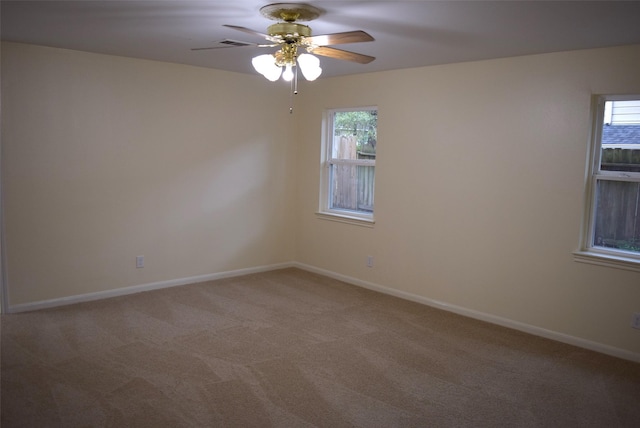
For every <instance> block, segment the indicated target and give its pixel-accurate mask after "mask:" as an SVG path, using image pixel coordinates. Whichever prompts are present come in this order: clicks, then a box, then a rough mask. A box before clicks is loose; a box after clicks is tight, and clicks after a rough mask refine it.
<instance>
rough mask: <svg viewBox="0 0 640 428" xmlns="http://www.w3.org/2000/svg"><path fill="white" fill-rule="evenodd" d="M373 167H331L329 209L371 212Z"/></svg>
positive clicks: (373, 179)
mask: <svg viewBox="0 0 640 428" xmlns="http://www.w3.org/2000/svg"><path fill="white" fill-rule="evenodd" d="M374 181H375V167H374V166H362V165H331V199H330V207H329V208H331V209H339V210H349V211H360V212H367V213H372V212H373V194H374Z"/></svg>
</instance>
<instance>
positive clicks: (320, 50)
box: [311, 46, 375, 64]
mask: <svg viewBox="0 0 640 428" xmlns="http://www.w3.org/2000/svg"><path fill="white" fill-rule="evenodd" d="M311 53H312V54H314V55H322V56H328V57H329V58H336V59H344V60H347V61H353V62H358V63H360V64H369V63H370V62H371V61H373V60H374V59H375V57H372V56H369V55H363V54H359V53H355V52H349V51H343V50H341V49H336V48H330V47H327V46H319V47H317V48H315V49H313V50H312V51H311Z"/></svg>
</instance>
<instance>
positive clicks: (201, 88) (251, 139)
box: [2, 43, 295, 306]
mask: <svg viewBox="0 0 640 428" xmlns="http://www.w3.org/2000/svg"><path fill="white" fill-rule="evenodd" d="M280 89H282V88H280ZM287 103H288V97H287V96H286V94H285V95H283V96H281V95H280V91H277V89H276V88H274V86H273V85H265V84H264V82H263V81H262V79H261V78H259V77H258V76H248V75H242V74H236V73H228V72H222V71H215V70H209V69H203V68H196V67H187V66H182V65H175V64H166V63H160V62H153V61H144V60H136V59H129V58H121V57H113V56H106V55H96V54H89V53H83V52H74V51H69V50H60V49H51V48H44V47H36V46H28V45H20V44H11V43H3V45H2V104H3V111H2V150H3V153H2V161H3V168H2V169H3V171H2V172H3V177H2V184H3V186H4V203H5V205H4V207H5V224H6V248H7V256H8V266H7V268H8V269H7V273H8V284H9V292H8V298H9V304H10V305H12V306H13V305H18V304H24V303H29V302H38V301H43V300H48V299H58V298H63V297H67V296H74V295H79V294H86V293H97V292H103V291H105V290H111V289H117V288H119V287H127V286H132V285H140V284H148V283H153V282H158V281H168V280H173V279H179V278H185V277H191V276H199V275H207V274H213V273H217V272H224V271H230V270H236V269H243V268H250V267H255V266H261V265H269V264H273V263H279V262H287V261H290V260H292V259H293V257H294V252H293V251H294V247H293V245H294V241H293V231H292V230H291V228H290V224H291V223H292V221H293V220H292V218H291V212H292V210H291V206H292V201H293V194H294V191H293V188H294V187H293V183H294V182H295V180H294V179H293V177H292V176H291V174H292V173H293V172H294V171H293V170H292V169H291V168H290V165H292V162H291V156H292V155H293V150H292V147H291V144H290V143H291V138H290V136H289V135H288V133H287V132H288V131H287V129H288V128H287V126H283V123H284V122H285V121H287V120H289V114H288V104H287ZM138 255H144V257H145V267H144V268H143V269H136V267H135V257H136V256H138Z"/></svg>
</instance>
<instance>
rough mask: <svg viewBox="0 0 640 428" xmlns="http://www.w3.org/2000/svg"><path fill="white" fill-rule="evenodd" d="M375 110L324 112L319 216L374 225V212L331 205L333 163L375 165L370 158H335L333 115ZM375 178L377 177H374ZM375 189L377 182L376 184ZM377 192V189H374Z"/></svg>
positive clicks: (334, 110)
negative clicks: (337, 207) (333, 152)
mask: <svg viewBox="0 0 640 428" xmlns="http://www.w3.org/2000/svg"><path fill="white" fill-rule="evenodd" d="M366 110H375V111H378V108H377V107H376V106H366V107H350V108H332V109H326V110H325V111H324V114H323V120H322V124H323V126H322V149H321V150H322V151H321V157H320V162H321V168H320V203H319V211H318V212H316V215H317V216H318V218H321V219H325V220H332V221H338V222H341V223H349V224H355V225H358V226H367V227H373V225H374V223H375V220H374V213H375V208H374V212H372V213H365V212H360V211H351V210H342V209H336V208H331V207H330V201H331V198H332V194H331V165H341V164H342V165H347V164H351V165H354V164H355V165H363V166H374V167H375V164H376V161H375V160H370V159H358V160H347V159H334V158H333V156H332V151H333V117H334V114H335V113H339V112H348V111H366ZM374 180H375V178H374ZM374 189H375V184H374ZM374 192H375V190H374Z"/></svg>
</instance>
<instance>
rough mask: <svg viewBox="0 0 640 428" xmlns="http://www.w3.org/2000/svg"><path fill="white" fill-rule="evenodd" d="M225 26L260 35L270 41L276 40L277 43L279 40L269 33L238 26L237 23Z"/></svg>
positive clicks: (225, 25)
mask: <svg viewBox="0 0 640 428" xmlns="http://www.w3.org/2000/svg"><path fill="white" fill-rule="evenodd" d="M223 27H228V28H231V29H234V30H238V31H242V32H243V33H247V34H253V35H254V36H258V37H262V38H264V39H267V40H269V41H270V42H275V43H277V42H278V40H277V39H275V38H274V37H271V36H270V35H268V34H263V33H259V32H257V31H253V30H251V29H250V28H246V27H238V26H237V25H227V24H224V25H223Z"/></svg>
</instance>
